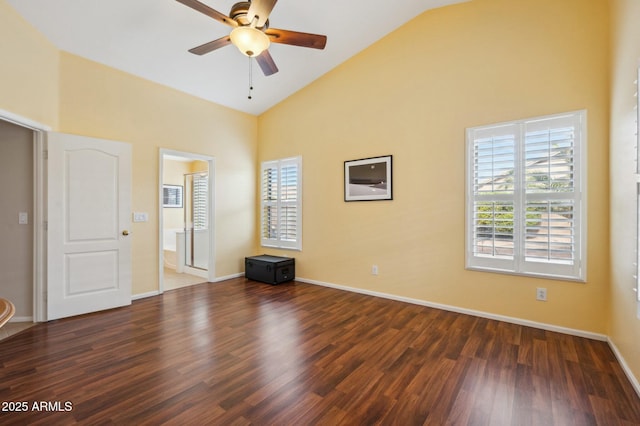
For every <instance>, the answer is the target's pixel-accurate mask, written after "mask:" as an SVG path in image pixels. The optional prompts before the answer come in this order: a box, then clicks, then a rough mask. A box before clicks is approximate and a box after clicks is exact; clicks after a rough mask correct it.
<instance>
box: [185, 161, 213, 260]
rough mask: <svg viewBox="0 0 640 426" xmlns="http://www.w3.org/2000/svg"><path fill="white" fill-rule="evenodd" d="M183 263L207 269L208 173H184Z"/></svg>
mask: <svg viewBox="0 0 640 426" xmlns="http://www.w3.org/2000/svg"><path fill="white" fill-rule="evenodd" d="M184 188H185V194H184V223H185V238H186V241H185V243H186V244H185V265H186V266H189V267H191V268H197V269H203V270H208V269H209V264H208V259H209V223H208V217H209V212H208V208H209V200H208V198H209V175H208V173H202V172H200V173H190V174H186V175H184Z"/></svg>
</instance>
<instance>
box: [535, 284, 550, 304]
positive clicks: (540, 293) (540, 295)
mask: <svg viewBox="0 0 640 426" xmlns="http://www.w3.org/2000/svg"><path fill="white" fill-rule="evenodd" d="M536 299H537V300H541V301H543V302H546V301H547V289H546V288H544V287H538V288H537V289H536Z"/></svg>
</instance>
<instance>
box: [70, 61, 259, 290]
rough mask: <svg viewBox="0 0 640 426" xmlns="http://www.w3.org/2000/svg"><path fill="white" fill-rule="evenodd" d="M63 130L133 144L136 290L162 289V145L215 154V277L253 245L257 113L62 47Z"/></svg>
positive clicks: (236, 265) (235, 267)
mask: <svg viewBox="0 0 640 426" xmlns="http://www.w3.org/2000/svg"><path fill="white" fill-rule="evenodd" d="M60 65H61V66H60V131H61V132H65V133H72V134H80V135H86V136H93V137H100V138H105V139H113V140H119V141H123V142H129V143H131V144H132V145H133V200H132V207H133V210H134V211H138V212H148V213H149V222H145V223H134V224H133V226H132V229H133V232H134V233H133V235H134V236H135V238H134V242H133V293H134V294H140V293H145V292H150V291H154V290H157V289H158V203H159V200H158V189H157V188H158V173H159V171H158V157H159V150H160V148H166V149H173V150H178V151H183V152H192V153H196V154H202V155H209V156H212V157H215V158H216V170H215V177H214V179H215V194H216V211H215V217H216V223H215V233H216V266H215V267H216V269H215V270H216V276H218V277H220V276H227V275H232V274H237V273H240V272H242V271H243V267H244V266H243V262H242V260H243V259H244V256H246V255H247V253H251V252H253V250H254V242H255V238H254V235H255V233H256V231H255V228H254V227H253V226H250V225H253V224H254V223H255V203H254V194H255V180H256V171H255V164H256V144H257V139H256V135H257V119H256V117H254V116H251V115H248V114H244V113H240V112H237V111H233V110H231V109H228V108H225V107H222V106H219V105H216V104H213V103H211V102H207V101H204V100H202V99H198V98H195V97H192V96H189V95H185V94H183V93H180V92H178V91H176V90H173V89H169V88H167V87H164V86H161V85H158V84H155V83H152V82H149V81H146V80H142V79H140V78H137V77H134V76H131V75H130V74H126V73H124V72H120V71H117V70H114V69H112V68H109V67H106V66H103V65H100V64H97V63H95V62H91V61H88V60H86V59H83V58H80V57H77V56H74V55H71V54H68V53H65V52H62V53H61V55H60Z"/></svg>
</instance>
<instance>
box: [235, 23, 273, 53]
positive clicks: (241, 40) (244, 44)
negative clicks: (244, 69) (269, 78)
mask: <svg viewBox="0 0 640 426" xmlns="http://www.w3.org/2000/svg"><path fill="white" fill-rule="evenodd" d="M229 37H230V38H231V43H233V44H234V46H236V47H237V48H238V50H240V52H242V54H244V55H246V56H249V57H250V58H253V57H254V56H258V55H259V54H261V53H262V52H263V51H265V50H266V49H268V48H269V45H270V44H271V42H270V41H269V36H267V35H266V34H265V33H264V32H262V31H260V30H259V29H257V28H253V27H249V26H245V27H236V28H234V29H233V31H231V34H230V35H229Z"/></svg>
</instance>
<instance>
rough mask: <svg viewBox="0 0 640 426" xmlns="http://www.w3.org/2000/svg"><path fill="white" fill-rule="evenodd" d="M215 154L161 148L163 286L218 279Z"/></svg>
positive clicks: (161, 286) (161, 273)
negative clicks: (214, 207) (215, 237)
mask: <svg viewBox="0 0 640 426" xmlns="http://www.w3.org/2000/svg"><path fill="white" fill-rule="evenodd" d="M213 170H214V159H213V158H212V157H207V156H202V155H199V154H192V153H186V152H178V151H170V150H161V154H160V178H161V179H160V206H159V210H160V232H159V237H160V238H159V240H160V262H159V263H160V292H163V291H165V290H172V289H176V288H180V287H185V286H189V285H193V284H198V283H202V282H210V281H213V279H214V277H215V273H214V271H213V269H214V266H215V262H214V258H215V257H214V250H213V248H214V244H213V242H214V238H213V237H214V235H213V229H214V228H213V216H214V215H213V211H214V210H213V200H214V197H213V188H214V186H213V179H212V176H214V174H213Z"/></svg>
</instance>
